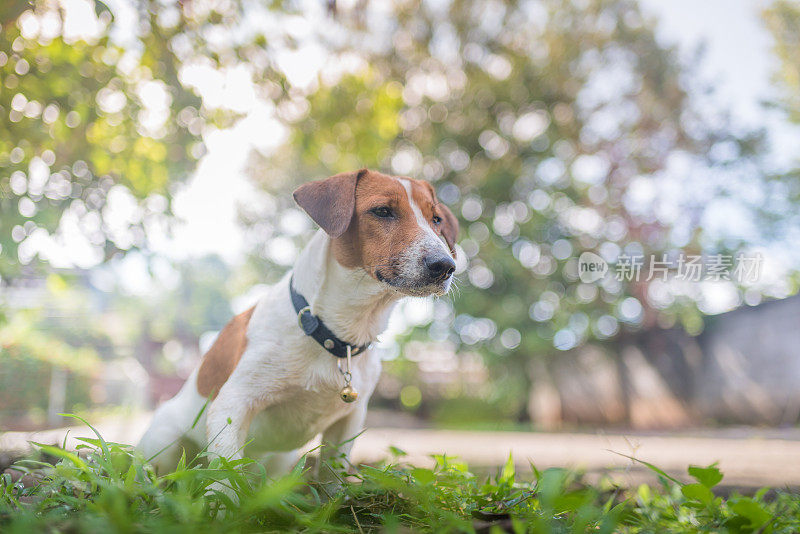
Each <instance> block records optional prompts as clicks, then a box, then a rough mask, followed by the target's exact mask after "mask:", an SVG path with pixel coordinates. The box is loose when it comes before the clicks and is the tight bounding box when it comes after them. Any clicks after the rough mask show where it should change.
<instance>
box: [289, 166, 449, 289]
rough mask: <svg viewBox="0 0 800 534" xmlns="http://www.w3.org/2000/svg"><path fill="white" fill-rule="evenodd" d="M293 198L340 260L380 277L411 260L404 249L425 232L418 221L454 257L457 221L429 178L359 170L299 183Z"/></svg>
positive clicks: (395, 272)
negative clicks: (437, 195) (317, 227)
mask: <svg viewBox="0 0 800 534" xmlns="http://www.w3.org/2000/svg"><path fill="white" fill-rule="evenodd" d="M406 185H407V186H408V187H409V188H410V193H411V199H412V200H413V203H414V205H415V206H416V208H418V210H419V212H420V217H418V216H417V214H416V213H415V209H414V207H412V204H411V202H409V191H408V190H407V189H406ZM294 197H295V200H297V203H298V204H299V205H300V207H302V208H303V209H304V210H306V212H307V213H308V214H309V215H310V216H311V218H312V219H314V220H315V221H316V222H317V224H319V225H320V227H321V228H322V229H323V230H325V232H326V233H327V234H328V235H329V236H330V237H331V242H332V250H333V254H334V256H335V258H336V259H337V260H338V261H339V263H341V264H342V265H344V266H345V267H348V268H358V267H361V268H363V269H365V270H366V271H367V272H368V273H369V274H370V275H371V276H372V277H373V278H376V279H378V280H383V281H387V280H388V279H391V278H394V277H396V276H397V275H398V274H399V272H400V270H401V268H402V267H403V266H402V265H401V263H402V262H404V261H405V262H406V263H407V262H408V261H409V260H408V259H407V258H406V259H404V252H406V250H407V249H408V248H409V247H411V246H412V245H413V244H414V243H415V241H417V240H418V239H419V238H420V237H421V236H422V235H423V234H425V233H426V230H425V228H424V227H423V226H421V225H425V224H427V225H428V226H429V227H430V228H431V229H432V230H433V232H434V233H435V234H436V235H437V236H439V237H441V238H442V239H443V240H444V242H445V243H446V244H447V247H448V248H449V249H450V253H451V255H452V256H453V257H455V240H456V235H457V233H458V221H457V219H456V218H455V217H454V216H453V214H452V213H451V212H450V210H449V209H448V208H447V206H445V205H443V204H441V203H439V201H438V200H437V199H436V192H435V191H434V189H433V186H431V184H429V183H428V182H425V181H422V180H414V179H413V178H406V177H393V176H388V175H385V174H381V173H379V172H374V171H370V170H367V169H362V170H360V171H357V172H352V173H344V174H337V175H335V176H332V177H330V178H328V179H327V180H322V181H317V182H311V183H309V184H305V185H302V186H300V187H299V188H298V189H297V190H296V191H295V193H294ZM406 267H407V266H406Z"/></svg>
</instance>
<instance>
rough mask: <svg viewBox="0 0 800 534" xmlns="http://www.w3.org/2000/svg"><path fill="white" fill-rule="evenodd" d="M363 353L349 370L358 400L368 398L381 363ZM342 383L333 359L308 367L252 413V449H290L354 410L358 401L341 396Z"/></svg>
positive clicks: (302, 443) (342, 379)
mask: <svg viewBox="0 0 800 534" xmlns="http://www.w3.org/2000/svg"><path fill="white" fill-rule="evenodd" d="M364 356H365V360H364V361H358V362H354V365H353V369H352V386H353V387H354V388H355V389H356V391H358V392H359V396H360V400H359V403H360V402H367V401H368V400H369V396H370V394H371V393H372V391H373V389H374V388H375V385H376V383H377V380H378V376H379V374H380V363H379V362H378V361H377V360H374V361H370V360H369V359H368V358H370V357H371V356H372V355H371V354H365V355H364ZM331 358H333V357H331ZM298 378H299V377H298ZM344 384H345V382H344V377H343V376H342V375H341V373H340V372H339V371H338V368H337V367H336V360H335V358H334V359H331V360H326V359H323V360H322V361H321V362H319V363H317V364H316V365H312V366H309V368H307V369H306V373H305V376H304V377H303V379H302V380H299V381H297V382H293V383H288V384H286V388H285V389H284V391H283V393H282V394H281V395H280V397H281V400H280V401H278V402H275V403H272V404H270V405H269V407H267V408H266V409H264V410H262V411H260V412H258V413H257V414H256V415H255V416H254V418H253V421H252V423H251V426H250V432H249V437H250V438H252V447H251V448H252V449H255V450H263V451H285V450H293V449H296V448H298V447H301V446H302V445H304V444H305V443H307V442H309V441H310V440H312V439H313V438H314V437H315V436H317V435H318V434H320V433H321V432H324V431H325V429H326V428H328V427H329V426H331V425H332V424H333V423H335V422H336V421H338V420H340V419H342V418H343V417H346V416H347V415H348V414H350V413H351V412H352V411H353V410H355V409H357V404H356V403H353V404H348V403H345V402H344V401H342V399H341V398H340V396H339V393H340V391H341V389H342V388H343V387H344Z"/></svg>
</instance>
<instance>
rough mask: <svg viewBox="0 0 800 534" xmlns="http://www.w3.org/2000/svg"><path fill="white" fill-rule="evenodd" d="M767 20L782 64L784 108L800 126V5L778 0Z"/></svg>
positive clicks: (779, 76) (766, 13) (778, 76)
mask: <svg viewBox="0 0 800 534" xmlns="http://www.w3.org/2000/svg"><path fill="white" fill-rule="evenodd" d="M764 20H765V21H766V23H767V28H769V30H770V32H771V33H772V38H773V40H774V42H775V46H774V50H775V54H776V55H777V56H778V59H779V60H780V62H781V68H780V70H779V71H778V72H777V73H776V79H777V81H778V83H779V84H780V85H781V86H782V87H783V88H784V107H785V109H786V110H787V111H788V113H789V117H790V119H791V120H793V121H794V122H800V3H798V2H795V1H791V0H776V1H775V2H772V3H771V4H770V5H769V7H768V8H767V9H765V10H764Z"/></svg>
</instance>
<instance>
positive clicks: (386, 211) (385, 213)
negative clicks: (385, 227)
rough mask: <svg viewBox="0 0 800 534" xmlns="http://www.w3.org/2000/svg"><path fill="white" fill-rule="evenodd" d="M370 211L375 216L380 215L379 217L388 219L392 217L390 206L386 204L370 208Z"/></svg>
mask: <svg viewBox="0 0 800 534" xmlns="http://www.w3.org/2000/svg"><path fill="white" fill-rule="evenodd" d="M370 211H372V214H373V215H375V216H376V217H380V218H381V219H389V218H391V217H394V212H393V211H392V208H389V207H386V206H381V207H379V208H372V210H370Z"/></svg>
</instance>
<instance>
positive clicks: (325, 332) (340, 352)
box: [289, 277, 369, 358]
mask: <svg viewBox="0 0 800 534" xmlns="http://www.w3.org/2000/svg"><path fill="white" fill-rule="evenodd" d="M289 293H290V294H291V296H292V304H293V305H294V311H296V312H297V324H299V325H300V328H301V329H302V330H303V332H304V333H305V334H306V335H307V336H311V337H313V338H314V339H315V340H316V342H317V343H319V344H320V345H321V346H322V348H324V349H325V350H327V351H328V352H330V353H331V354H333V355H334V356H336V357H337V358H347V347H348V344H347V343H345V342H344V341H342V340H341V339H339V338H338V337H336V334H334V333H333V332H331V330H330V328H328V327H327V326H325V323H323V322H322V319H320V318H319V317H317V316H316V315H312V314H311V306H309V304H308V301H307V300H306V299H305V297H304V296H303V295H301V294H300V293H298V292H297V291H295V289H294V277H292V278H290V279H289ZM368 348H369V344H367V345H361V346H358V347H354V346H352V345H350V355H351V356H355V355H356V354H360V353H362V352H364V351H365V350H367V349H368Z"/></svg>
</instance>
